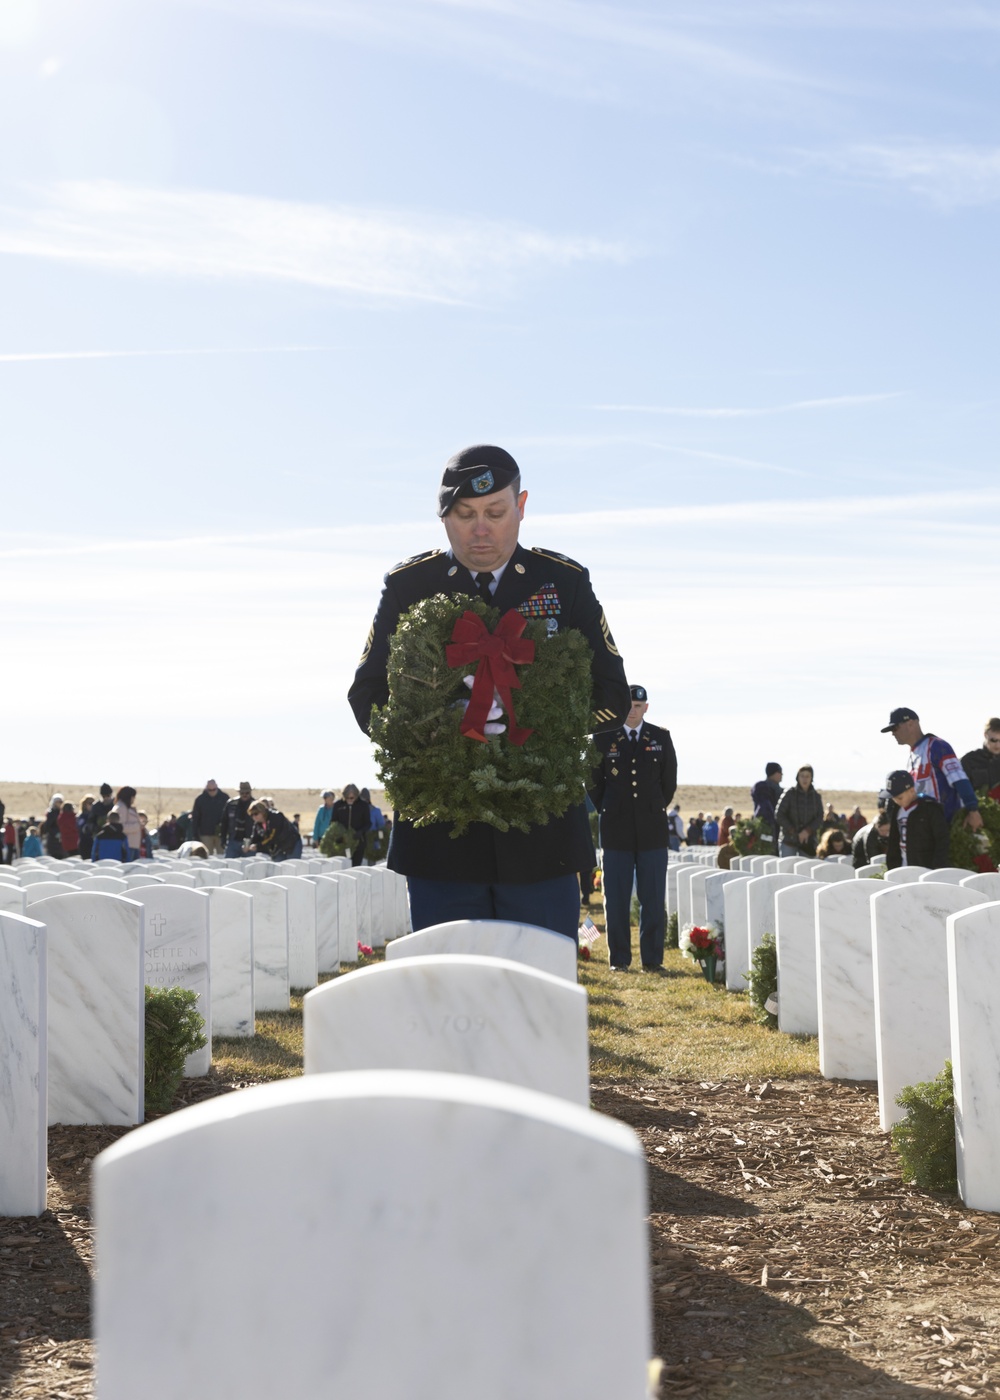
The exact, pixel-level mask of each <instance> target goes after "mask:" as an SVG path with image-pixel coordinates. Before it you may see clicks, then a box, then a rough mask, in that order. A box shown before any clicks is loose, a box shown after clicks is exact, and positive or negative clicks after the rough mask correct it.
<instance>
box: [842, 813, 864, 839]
mask: <svg viewBox="0 0 1000 1400" xmlns="http://www.w3.org/2000/svg"><path fill="white" fill-rule="evenodd" d="M867 820H868V818H867V817H866V816H865V814H864V812H862V810H861V808H860V807H855V809H854V811H853V812H852V813H851V815H850V816H849V817H848V818H847V834H848V836H850V837H851V838H852V839H853V838H854V837H855V836H857V834H858V832H859V831H860V830H861V828H862V827H863V826H864V825H865V823H866V822H867Z"/></svg>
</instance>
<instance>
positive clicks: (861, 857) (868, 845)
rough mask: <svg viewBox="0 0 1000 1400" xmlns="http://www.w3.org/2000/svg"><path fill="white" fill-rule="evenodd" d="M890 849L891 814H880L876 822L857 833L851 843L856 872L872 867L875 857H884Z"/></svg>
mask: <svg viewBox="0 0 1000 1400" xmlns="http://www.w3.org/2000/svg"><path fill="white" fill-rule="evenodd" d="M888 849H889V813H888V812H879V814H878V816H877V817H876V818H875V820H874V821H872V822H869V823H868V825H867V826H863V827H862V828H861V830H860V831H858V832H856V833H855V836H854V840H853V841H852V842H851V857H852V860H851V863H852V865H853V866H854V869H855V870H860V869H861V867H862V866H863V865H871V863H872V857H873V856H884V855H885V853H886V851H887V850H888Z"/></svg>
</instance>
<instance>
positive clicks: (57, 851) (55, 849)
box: [42, 792, 66, 860]
mask: <svg viewBox="0 0 1000 1400" xmlns="http://www.w3.org/2000/svg"><path fill="white" fill-rule="evenodd" d="M62 805H63V797H62V793H61V792H54V793H53V794H52V801H51V802H50V803H49V810H48V811H47V812H46V813H45V820H44V821H43V822H42V835H43V836H44V837H45V852H46V855H50V856H52V857H53V858H54V859H55V860H63V859H65V856H66V852H65V851H64V850H63V843H62V833H61V832H60V830H59V813H60V812H61V811H62Z"/></svg>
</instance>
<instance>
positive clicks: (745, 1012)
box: [580, 940, 819, 1083]
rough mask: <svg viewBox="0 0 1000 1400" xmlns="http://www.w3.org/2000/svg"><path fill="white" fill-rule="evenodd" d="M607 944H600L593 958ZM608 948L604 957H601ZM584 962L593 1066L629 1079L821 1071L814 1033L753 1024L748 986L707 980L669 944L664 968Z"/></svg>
mask: <svg viewBox="0 0 1000 1400" xmlns="http://www.w3.org/2000/svg"><path fill="white" fill-rule="evenodd" d="M604 948H605V945H604V943H603V940H602V941H601V943H599V944H598V945H597V950H596V959H600V958H601V956H602V950H603V949H604ZM606 956H607V954H606V952H605V953H604V957H606ZM596 959H595V960H592V961H591V962H589V963H586V964H582V965H581V969H580V981H581V983H582V985H583V986H584V987H586V989H587V992H588V995H589V997H590V1072H591V1077H592V1079H593V1080H594V1081H595V1082H598V1081H600V1080H602V1079H617V1080H621V1079H627V1080H634V1081H636V1082H640V1081H641V1082H643V1083H648V1082H649V1081H651V1080H656V1079H710V1080H713V1081H716V1080H721V1079H734V1078H735V1079H750V1078H753V1079H758V1078H760V1079H775V1078H786V1077H789V1076H791V1075H802V1074H818V1073H819V1055H818V1049H817V1043H816V1040H815V1038H814V1037H806V1036H802V1037H799V1036H787V1035H780V1034H779V1033H778V1032H777V1031H769V1030H767V1029H766V1028H765V1027H764V1026H761V1025H758V1024H757V1022H756V1021H755V1020H754V1018H753V1015H752V1010H751V1007H750V1001H749V998H748V997H747V994H746V993H745V992H740V993H734V992H727V991H726V989H725V987H724V986H722V984H721V983H720V984H718V985H717V986H714V987H712V986H709V984H708V983H707V982H706V981H705V979H704V977H702V975H701V973H700V972H699V971H698V969H697V967H696V966H695V965H694V963H692V962H691V961H690V959H689V958H685V957H683V956H682V955H681V954H680V953H679V952H678V951H677V950H676V949H670V950H668V952H667V954H666V957H665V959H664V971H663V973H651V972H641V971H632V972H628V973H620V972H612V971H611V969H610V968H609V967H608V965H607V962H602V961H598V960H596Z"/></svg>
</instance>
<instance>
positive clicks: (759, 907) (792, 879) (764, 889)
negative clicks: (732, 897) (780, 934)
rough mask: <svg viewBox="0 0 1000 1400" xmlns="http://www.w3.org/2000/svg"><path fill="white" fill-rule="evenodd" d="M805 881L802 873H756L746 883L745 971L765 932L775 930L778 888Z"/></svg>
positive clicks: (781, 888) (749, 965)
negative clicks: (775, 898)
mask: <svg viewBox="0 0 1000 1400" xmlns="http://www.w3.org/2000/svg"><path fill="white" fill-rule="evenodd" d="M800 883H807V882H805V881H804V877H803V876H802V875H757V876H755V877H754V878H753V879H752V880H751V881H750V883H749V885H747V889H746V896H747V950H746V954H745V957H746V971H748V972H749V970H750V967H751V966H752V963H753V955H754V953H755V951H756V950H757V949H758V948H759V947H760V945H761V942H762V940H763V938H764V934H765V933H770V934H773V933H774V932H775V922H774V897H775V895H776V894H777V893H778V891H779V890H784V889H788V888H789V886H791V885H797V884H800Z"/></svg>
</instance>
